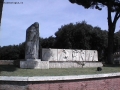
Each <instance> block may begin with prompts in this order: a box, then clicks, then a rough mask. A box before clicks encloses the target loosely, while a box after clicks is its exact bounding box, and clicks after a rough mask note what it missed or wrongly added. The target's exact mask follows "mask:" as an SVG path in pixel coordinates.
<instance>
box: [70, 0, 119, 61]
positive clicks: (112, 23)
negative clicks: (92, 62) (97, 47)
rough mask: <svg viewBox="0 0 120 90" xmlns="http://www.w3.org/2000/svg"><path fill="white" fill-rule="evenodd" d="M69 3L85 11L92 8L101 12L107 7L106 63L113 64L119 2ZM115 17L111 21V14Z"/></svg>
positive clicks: (82, 0) (80, 0) (77, 0)
mask: <svg viewBox="0 0 120 90" xmlns="http://www.w3.org/2000/svg"><path fill="white" fill-rule="evenodd" d="M69 1H70V2H71V3H76V4H78V5H82V6H83V7H84V8H85V9H88V8H92V9H98V10H102V8H103V7H104V6H106V7H107V14H108V17H107V18H108V48H107V50H108V51H107V53H108V55H107V56H108V57H107V59H108V63H112V62H113V51H114V48H113V45H114V32H115V28H116V23H117V21H118V19H119V18H120V0H69ZM113 12H114V13H115V16H114V17H113V19H112V15H111V14H112V13H113Z"/></svg>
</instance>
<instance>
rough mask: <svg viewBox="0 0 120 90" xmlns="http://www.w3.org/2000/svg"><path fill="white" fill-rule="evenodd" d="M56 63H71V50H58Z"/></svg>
mask: <svg viewBox="0 0 120 90" xmlns="http://www.w3.org/2000/svg"><path fill="white" fill-rule="evenodd" d="M57 61H72V50H70V49H58V60H57Z"/></svg>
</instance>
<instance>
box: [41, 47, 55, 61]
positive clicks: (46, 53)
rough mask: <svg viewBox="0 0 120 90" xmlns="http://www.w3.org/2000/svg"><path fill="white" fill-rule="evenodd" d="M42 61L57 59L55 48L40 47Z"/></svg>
mask: <svg viewBox="0 0 120 90" xmlns="http://www.w3.org/2000/svg"><path fill="white" fill-rule="evenodd" d="M42 61H57V49H50V48H49V49H42Z"/></svg>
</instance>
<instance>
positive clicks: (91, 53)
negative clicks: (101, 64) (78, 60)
mask: <svg viewBox="0 0 120 90" xmlns="http://www.w3.org/2000/svg"><path fill="white" fill-rule="evenodd" d="M85 53H86V55H85V58H86V61H98V54H97V51H96V50H86V52H85Z"/></svg>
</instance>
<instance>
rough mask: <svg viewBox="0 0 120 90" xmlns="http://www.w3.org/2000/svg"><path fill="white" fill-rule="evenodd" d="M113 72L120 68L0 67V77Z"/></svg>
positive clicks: (118, 70) (119, 70)
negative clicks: (98, 69) (99, 69)
mask: <svg viewBox="0 0 120 90" xmlns="http://www.w3.org/2000/svg"><path fill="white" fill-rule="evenodd" d="M112 72H114V73H115V72H120V67H113V66H106V67H102V71H97V68H63V69H60V68H57V69H20V68H16V67H14V66H7V65H6V66H5V65H4V66H3V65H0V76H63V75H87V74H102V73H112Z"/></svg>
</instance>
